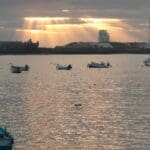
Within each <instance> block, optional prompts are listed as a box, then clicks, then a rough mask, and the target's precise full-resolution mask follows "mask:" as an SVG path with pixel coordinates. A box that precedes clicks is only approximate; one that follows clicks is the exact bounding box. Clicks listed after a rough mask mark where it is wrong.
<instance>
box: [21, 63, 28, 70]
mask: <svg viewBox="0 0 150 150" xmlns="http://www.w3.org/2000/svg"><path fill="white" fill-rule="evenodd" d="M21 69H22V71H29V69H30V67H29V65H27V64H26V65H25V66H22V67H21Z"/></svg>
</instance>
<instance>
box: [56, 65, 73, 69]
mask: <svg viewBox="0 0 150 150" xmlns="http://www.w3.org/2000/svg"><path fill="white" fill-rule="evenodd" d="M56 69H57V70H71V69H72V65H71V64H69V65H60V64H57V65H56Z"/></svg>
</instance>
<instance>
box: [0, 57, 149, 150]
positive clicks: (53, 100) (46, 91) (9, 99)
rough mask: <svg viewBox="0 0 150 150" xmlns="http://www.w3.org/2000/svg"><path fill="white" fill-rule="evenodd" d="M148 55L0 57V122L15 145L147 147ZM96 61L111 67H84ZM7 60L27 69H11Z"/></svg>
mask: <svg viewBox="0 0 150 150" xmlns="http://www.w3.org/2000/svg"><path fill="white" fill-rule="evenodd" d="M149 56H150V55H82V56H81V55H76V56H72V55H67V56H65V55H58V56H56V55H52V56H0V126H2V127H7V129H8V130H9V131H10V132H11V133H12V135H13V136H14V138H15V150H149V149H150V68H148V67H141V66H142V63H143V60H144V59H146V58H148V57H149ZM99 60H104V61H109V62H110V63H111V64H112V68H110V69H88V68H87V67H86V66H87V63H88V62H90V61H99ZM51 62H52V63H64V64H67V63H71V64H72V65H73V69H72V70H71V71H58V70H56V69H55V66H54V65H52V64H50V63H51ZM10 63H13V64H20V65H24V64H29V65H30V67H31V70H30V71H29V72H24V73H21V74H12V73H10V71H9V68H10ZM75 104H82V106H79V107H77V106H75Z"/></svg>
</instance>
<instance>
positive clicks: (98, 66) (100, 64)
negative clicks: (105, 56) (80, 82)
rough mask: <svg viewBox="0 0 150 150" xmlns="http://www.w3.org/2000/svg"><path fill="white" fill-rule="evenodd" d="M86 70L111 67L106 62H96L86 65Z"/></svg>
mask: <svg viewBox="0 0 150 150" xmlns="http://www.w3.org/2000/svg"><path fill="white" fill-rule="evenodd" d="M87 67H88V68H109V67H111V65H110V63H109V62H107V63H105V62H100V63H97V62H91V63H90V64H88V65H87Z"/></svg>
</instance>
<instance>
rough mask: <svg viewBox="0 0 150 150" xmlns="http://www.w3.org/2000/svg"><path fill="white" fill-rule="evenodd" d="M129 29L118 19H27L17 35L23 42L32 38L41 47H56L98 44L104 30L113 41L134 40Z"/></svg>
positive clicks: (17, 31) (17, 30)
mask: <svg viewBox="0 0 150 150" xmlns="http://www.w3.org/2000/svg"><path fill="white" fill-rule="evenodd" d="M74 20H77V21H78V22H76V21H74ZM129 28H130V26H129V25H128V24H126V23H125V22H124V21H123V20H121V19H117V18H90V17H88V18H70V17H25V18H24V24H23V27H22V28H21V29H16V33H17V34H19V35H20V38H21V39H22V40H27V39H29V38H31V39H32V40H33V41H35V40H36V41H39V42H40V46H46V47H50V46H51V47H54V46H56V45H64V44H67V43H69V42H75V41H92V42H94V41H95V42H97V37H98V35H97V34H98V30H102V29H105V30H108V32H109V33H110V35H111V39H112V40H117V39H120V40H123V41H125V40H126V39H130V40H133V39H134V38H135V37H133V36H132V35H131V34H130V32H129V31H127V30H125V29H129ZM122 35H123V36H122ZM47 44H48V45H47Z"/></svg>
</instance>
